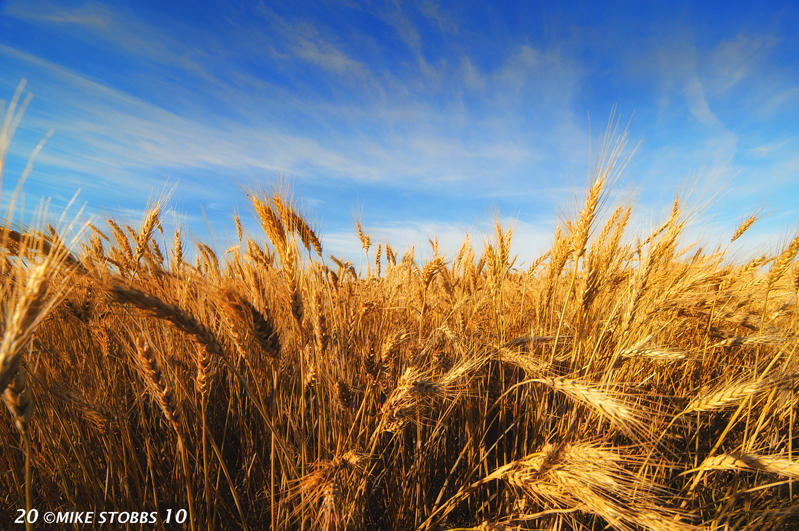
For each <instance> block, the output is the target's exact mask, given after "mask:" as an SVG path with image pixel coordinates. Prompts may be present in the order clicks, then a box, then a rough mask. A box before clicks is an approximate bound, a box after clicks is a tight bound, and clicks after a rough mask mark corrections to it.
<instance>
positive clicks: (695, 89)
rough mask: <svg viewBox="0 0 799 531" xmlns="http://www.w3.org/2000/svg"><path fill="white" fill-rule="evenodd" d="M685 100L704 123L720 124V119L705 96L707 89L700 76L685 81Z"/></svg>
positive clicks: (692, 111) (697, 117)
mask: <svg viewBox="0 0 799 531" xmlns="http://www.w3.org/2000/svg"><path fill="white" fill-rule="evenodd" d="M685 100H686V102H687V103H688V108H689V109H690V110H691V114H693V115H694V117H695V118H696V119H697V120H699V121H700V122H702V124H704V125H719V119H718V118H716V115H715V114H713V112H712V111H711V110H710V106H708V104H707V99H706V98H705V89H704V87H703V86H702V82H701V81H700V80H699V78H698V77H693V78H691V79H689V80H688V81H686V83H685Z"/></svg>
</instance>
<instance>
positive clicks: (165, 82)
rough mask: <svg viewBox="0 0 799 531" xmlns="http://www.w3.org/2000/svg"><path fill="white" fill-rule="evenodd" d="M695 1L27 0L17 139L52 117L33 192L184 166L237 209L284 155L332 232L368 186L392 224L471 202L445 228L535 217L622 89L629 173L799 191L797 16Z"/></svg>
mask: <svg viewBox="0 0 799 531" xmlns="http://www.w3.org/2000/svg"><path fill="white" fill-rule="evenodd" d="M605 11H608V13H605ZM686 13H688V15H686V16H685V17H677V16H672V14H671V13H668V12H664V13H662V15H663V16H662V17H657V18H653V19H651V20H643V21H642V20H628V19H626V18H625V16H626V15H620V14H619V13H615V12H614V9H612V8H608V9H607V10H603V12H602V13H599V12H594V11H592V10H591V9H585V8H579V9H578V8H577V7H575V6H571V7H568V8H565V10H563V11H562V12H561V13H560V14H557V13H553V14H549V13H543V12H540V11H539V10H537V9H534V8H531V7H530V6H524V5H519V6H483V7H480V8H479V9H477V8H474V7H473V8H466V7H458V8H454V7H453V6H448V5H445V4H439V3H436V2H422V3H421V4H419V5H413V6H398V5H395V4H393V3H380V2H377V3H373V4H372V3H370V4H352V5H349V4H322V5H318V6H316V7H315V8H314V9H307V8H306V7H303V6H293V5H288V4H286V5H282V4H271V5H267V4H263V3H261V4H258V3H252V4H250V5H247V4H240V5H235V6H232V5H231V6H222V5H216V6H210V5H207V6H200V8H198V10H197V14H196V15H192V16H186V14H185V13H181V12H180V11H178V10H176V9H175V8H174V7H171V6H169V5H147V6H145V5H143V4H141V5H140V4H135V3H128V4H125V3H119V4H107V3H98V2H92V1H87V2H79V3H76V4H72V5H65V4H59V3H56V2H54V1H50V0H31V1H29V2H21V1H11V2H8V3H7V4H6V5H5V7H4V8H3V9H2V10H0V32H3V34H4V38H3V43H2V44H0V65H2V66H4V67H5V68H4V74H5V73H6V72H8V75H4V76H3V78H2V79H0V87H2V88H3V89H4V90H6V91H7V92H10V91H11V90H13V84H14V83H15V82H16V79H14V78H15V77H17V76H18V77H22V76H25V77H28V78H30V81H31V82H30V88H31V89H32V90H33V91H34V92H35V93H36V96H37V98H36V100H35V105H34V106H33V107H32V108H31V111H30V112H29V115H28V117H27V118H26V121H25V123H24V124H23V129H24V128H28V131H22V132H21V135H20V138H19V143H18V144H17V146H18V148H17V153H16V156H17V158H21V157H22V156H23V154H24V153H26V152H29V151H30V149H31V145H32V144H33V143H34V142H35V141H38V137H37V135H39V137H40V135H41V134H42V132H43V131H44V130H46V129H48V128H50V127H53V128H55V129H56V134H55V136H54V137H53V138H52V140H51V141H50V143H49V144H48V146H47V149H46V150H45V151H44V152H43V153H42V156H41V158H40V163H41V164H40V166H38V168H41V171H40V172H38V175H36V176H35V178H34V179H33V180H32V182H33V183H34V184H35V185H36V186H38V188H37V190H39V191H42V192H45V191H48V190H50V191H58V193H62V194H66V192H67V190H68V189H69V188H71V187H75V186H77V185H82V186H83V187H84V188H85V189H86V190H87V192H88V194H89V197H88V199H89V201H90V203H91V202H95V201H98V198H99V197H100V196H101V195H102V194H105V196H107V197H105V199H103V204H108V203H110V202H112V201H115V200H123V199H124V200H126V201H139V202H141V201H143V200H144V199H145V196H147V195H148V194H150V193H152V190H153V189H158V188H161V187H163V181H164V179H168V180H169V182H178V183H179V188H178V191H177V192H176V194H175V195H176V197H180V196H186V197H189V198H190V203H189V206H188V208H189V209H191V210H192V213H193V214H196V213H197V212H198V211H199V206H198V205H200V204H202V202H203V201H207V202H210V201H213V202H214V204H216V205H218V206H219V207H220V209H222V210H224V208H225V206H224V205H230V206H232V205H238V203H236V200H235V199H234V198H235V197H237V196H239V195H240V190H239V183H240V182H259V181H263V180H267V179H272V178H273V177H274V176H275V175H279V174H289V175H291V177H292V178H293V179H294V182H295V184H296V185H297V187H298V188H300V189H302V190H304V191H305V192H310V193H313V195H314V198H315V201H316V202H317V206H318V208H319V210H320V211H321V212H322V214H323V215H324V216H325V217H326V219H328V220H332V225H333V231H332V232H334V233H342V234H343V229H342V226H344V225H348V221H349V220H348V219H347V218H348V217H349V216H351V213H352V210H353V209H354V208H356V205H358V204H361V205H362V207H361V208H362V210H363V212H364V215H365V216H366V217H367V219H368V218H372V219H373V220H374V222H375V224H376V225H377V226H380V227H386V228H391V227H392V226H393V225H392V224H391V219H392V218H393V219H395V220H408V219H412V218H413V215H414V214H416V215H418V216H419V218H420V219H430V215H429V213H430V212H431V211H435V210H441V206H442V205H461V206H460V208H456V207H454V206H453V207H448V208H447V209H446V212H445V213H442V214H441V215H440V216H439V217H438V218H437V221H436V223H438V224H439V225H438V226H441V227H443V230H444V231H445V232H446V231H448V230H450V229H451V230H453V231H454V230H455V228H454V227H456V226H460V225H458V224H459V223H460V224H461V225H462V224H464V223H465V226H469V227H473V226H474V219H475V218H476V217H479V216H483V215H485V213H486V211H487V210H489V209H496V210H498V211H501V212H502V213H504V214H505V215H507V213H508V212H510V213H511V214H512V215H513V216H515V217H517V218H518V220H519V222H520V223H522V225H520V226H521V227H525V225H523V224H524V223H528V224H531V225H537V224H538V223H540V221H541V219H542V218H551V217H552V214H553V212H555V211H557V209H558V208H560V207H562V203H563V202H566V203H569V202H570V201H571V200H572V197H571V196H566V195H564V193H563V190H564V189H566V188H568V186H564V182H565V183H566V184H582V183H583V181H585V180H586V179H585V178H584V175H585V173H586V172H587V170H588V168H589V167H590V164H589V154H588V152H587V148H588V145H589V144H592V145H594V146H595V145H596V138H597V136H598V133H599V132H600V131H601V130H602V124H603V123H604V120H605V118H606V117H607V115H608V112H609V110H610V108H611V106H612V105H614V104H620V105H622V115H623V116H624V117H626V116H628V115H629V114H630V112H631V111H632V110H635V111H636V118H635V119H634V120H633V122H632V126H631V127H632V130H631V137H632V139H633V140H634V141H635V140H638V139H641V140H642V141H643V143H642V148H641V149H640V150H639V152H638V154H637V155H636V157H635V158H634V160H633V163H632V164H631V166H630V169H629V171H628V175H629V177H628V178H627V179H628V181H627V182H623V183H621V186H624V187H632V188H638V189H641V190H642V193H641V195H640V198H641V201H642V202H643V203H645V206H646V207H648V206H649V205H650V204H651V203H652V202H653V201H659V200H661V199H662V198H663V197H664V196H670V195H671V192H672V191H673V190H674V188H675V187H676V186H677V183H680V182H684V181H685V180H690V179H691V178H692V177H694V176H697V175H699V176H701V178H702V179H709V178H711V177H713V178H717V179H719V180H726V181H727V182H728V183H729V186H730V187H732V188H733V189H734V191H733V193H731V194H730V196H731V197H733V198H737V199H736V201H738V202H733V201H731V202H730V203H729V205H726V206H725V207H724V208H727V209H733V208H736V206H737V205H739V204H741V202H743V201H744V200H745V199H747V198H748V199H752V198H755V199H757V200H760V199H762V200H766V197H767V194H766V191H765V190H763V185H762V183H771V184H772V185H773V186H774V187H775V188H779V189H780V190H782V191H783V192H785V191H786V187H787V186H788V185H787V184H785V183H786V182H788V179H789V175H790V172H791V171H792V168H793V164H794V163H793V158H792V157H791V153H790V150H789V149H788V147H789V146H790V145H791V144H790V142H788V141H786V138H790V137H791V136H792V134H793V133H792V129H791V127H792V124H795V118H797V117H799V98H797V97H795V96H796V87H797V86H799V79H797V76H796V73H795V72H794V71H792V70H791V69H790V68H788V63H786V57H788V58H789V57H791V55H790V54H791V53H792V51H793V50H795V46H794V43H793V41H791V40H790V39H789V38H788V37H786V35H787V34H786V33H785V32H784V31H783V30H779V28H780V27H781V26H780V25H779V24H780V22H779V20H789V19H790V17H791V16H793V15H791V12H788V13H787V14H786V12H783V13H782V14H781V15H780V17H779V20H778V19H777V18H774V20H775V21H776V22H774V24H773V28H772V29H758V28H759V27H761V26H762V25H761V26H753V25H747V24H746V21H743V22H742V21H732V22H731V21H726V22H725V24H726V26H724V27H723V28H722V27H719V28H717V29H718V31H716V32H715V33H707V32H703V31H702V27H701V26H699V25H697V23H696V20H700V19H701V17H700V18H698V19H693V20H692V19H691V16H693V15H694V13H693V12H692V10H691V9H687V10H686ZM759 16H761V18H762V17H765V16H766V15H759ZM772 17H774V16H773V15H772ZM750 18H751V17H750ZM701 20H704V19H701ZM752 20H755V19H754V18H752ZM521 27H524V28H526V29H525V30H524V31H521V30H520V28H521ZM630 27H641V28H642V32H641V33H640V34H637V33H630V32H629V31H627V30H628V29H629V28H630ZM763 27H765V26H763ZM774 28H777V29H774ZM644 30H645V31H644ZM778 30H779V31H778ZM30 35H35V36H36V38H35V39H33V38H31V37H30ZM741 102H746V105H742V104H741ZM29 133H30V134H29ZM34 133H35V134H34ZM784 142H785V143H784ZM703 169H704V171H702V170H703ZM768 172H771V173H768ZM755 180H756V181H757V183H759V184H760V187H759V188H758V185H757V184H752V183H753V182H754V181H755ZM92 194H95V195H92ZM772 195H775V196H776V197H777V201H782V202H783V204H785V201H786V200H785V199H783V196H784V197H788V195H786V194H785V193H783V194H781V195H780V194H779V193H777V194H772ZM376 197H388V198H389V200H386V201H382V202H380V201H371V199H372V198H376ZM769 197H771V196H769ZM486 204H487V205H488V206H486ZM409 205H411V206H409ZM728 217H729V216H728ZM403 223H405V224H406V225H407V222H403ZM448 223H449V225H448ZM442 224H443V225H442ZM417 228H418V227H417ZM461 228H462V227H461ZM394 234H395V236H397V237H398V238H408V239H415V240H418V239H419V238H418V234H417V235H414V234H415V233H414V234H411V233H409V232H407V231H406V232H400V231H398V230H395V233H394ZM342 237H343V236H342ZM415 240H414V241H415ZM530 241H532V240H530ZM531 245H532V243H531Z"/></svg>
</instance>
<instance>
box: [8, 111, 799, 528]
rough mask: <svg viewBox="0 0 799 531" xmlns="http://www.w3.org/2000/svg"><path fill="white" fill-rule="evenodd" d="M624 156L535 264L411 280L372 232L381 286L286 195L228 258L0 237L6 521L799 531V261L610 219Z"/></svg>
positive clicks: (111, 236)
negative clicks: (701, 243)
mask: <svg viewBox="0 0 799 531" xmlns="http://www.w3.org/2000/svg"><path fill="white" fill-rule="evenodd" d="M9 123H11V124H14V123H15V121H14V120H11V122H9ZM3 135H5V136H0V138H8V137H9V131H7V130H4V132H3ZM606 148H607V149H608V152H607V153H609V154H610V156H609V157H606V158H600V162H601V164H599V165H598V167H597V170H596V173H597V174H596V175H595V176H594V177H593V178H592V179H591V180H590V183H591V185H590V186H589V187H588V189H587V193H586V200H585V203H584V205H583V207H582V208H578V209H575V212H577V214H576V216H575V218H574V219H573V220H564V221H563V222H562V223H560V224H559V226H558V227H557V229H556V230H555V235H554V240H553V245H552V248H551V249H550V250H549V251H547V252H546V253H544V254H542V256H540V257H539V256H526V255H524V254H523V251H522V254H521V255H519V256H514V255H513V254H512V253H511V244H512V237H513V233H512V232H511V231H510V230H508V229H505V228H503V227H502V226H500V225H497V227H496V230H495V231H494V232H495V233H494V235H493V237H492V239H490V240H489V241H487V242H486V243H485V244H484V245H483V246H474V245H473V244H472V243H471V240H470V239H468V238H466V239H465V240H464V243H463V246H462V247H461V248H460V250H459V251H458V253H457V255H456V256H454V257H448V256H446V255H443V254H441V253H440V251H439V249H438V243H437V241H435V240H433V241H431V253H430V255H431V258H430V259H429V260H420V259H419V258H417V257H416V255H415V252H414V250H408V251H407V252H406V253H405V255H404V257H403V258H402V260H401V261H398V260H397V254H396V253H395V251H394V248H392V246H391V244H390V243H389V242H385V241H380V242H378V241H377V239H376V238H372V237H371V236H370V235H369V234H368V232H367V230H366V228H365V227H364V226H362V225H361V224H357V225H356V227H355V233H356V234H357V236H358V238H359V241H360V243H361V246H362V251H363V253H364V254H366V260H365V261H362V262H361V263H362V264H367V265H366V266H365V267H363V268H362V269H360V270H359V269H357V268H356V267H355V265H353V264H352V263H351V262H349V261H348V260H346V259H344V258H340V257H335V256H329V257H325V254H324V250H323V247H322V242H323V241H324V239H323V238H321V237H320V236H319V235H318V233H317V230H318V229H317V228H314V227H312V225H311V224H309V223H308V222H307V221H306V220H305V218H304V217H303V215H302V214H301V212H300V211H299V209H298V208H297V207H296V205H295V204H294V203H293V202H292V201H291V200H289V199H288V198H287V197H286V196H285V195H281V194H279V193H275V192H268V193H259V192H256V191H253V192H251V193H250V194H249V199H250V202H251V203H252V207H253V210H254V212H255V214H256V216H257V219H258V220H259V223H260V228H259V231H257V232H255V233H250V232H249V231H248V230H247V228H246V227H244V226H243V225H242V223H241V220H240V219H239V217H238V216H237V215H236V216H232V220H231V226H230V230H231V234H235V235H236V236H235V239H236V241H237V242H238V244H237V245H234V246H233V247H231V248H230V249H229V250H228V252H226V253H220V252H218V250H216V249H214V248H213V247H211V246H210V245H206V244H202V243H200V244H198V245H197V246H196V248H195V249H188V248H186V247H185V246H187V242H186V241H184V240H183V239H182V238H181V231H180V229H178V230H177V232H176V233H175V234H174V239H172V238H169V239H172V241H171V242H168V241H165V239H164V235H163V230H161V229H160V217H161V215H162V213H163V205H157V206H156V207H154V208H151V209H149V210H148V212H147V213H146V215H145V217H144V219H143V220H142V223H141V226H140V227H131V228H130V229H128V228H127V227H126V226H125V224H123V223H121V222H118V221H115V220H113V219H109V220H108V222H107V224H106V226H102V225H92V226H91V227H90V230H88V231H86V233H85V234H81V233H78V236H77V239H73V238H72V237H71V236H72V234H71V233H70V231H69V230H67V228H65V227H64V226H62V225H59V226H58V227H51V228H50V229H48V230H43V231H38V230H36V228H35V227H18V226H15V227H12V226H10V224H7V225H6V226H2V227H0V248H2V260H1V261H0V275H1V276H2V278H3V282H2V285H1V286H0V295H2V312H3V314H2V321H0V322H2V323H3V327H2V341H1V342H0V394H2V396H3V401H4V403H5V404H6V406H7V409H8V412H9V415H8V417H7V419H6V422H2V423H0V441H2V444H3V450H2V452H0V461H2V466H0V485H2V488H3V492H5V493H6V494H5V495H3V496H2V497H0V521H3V522H5V521H6V519H10V518H12V517H13V515H15V514H16V513H15V511H16V509H18V508H23V507H31V508H40V509H41V508H48V509H50V510H58V509H61V510H67V509H74V510H118V511H121V510H139V511H163V510H164V509H165V508H175V509H177V508H184V509H186V510H187V511H188V513H189V514H190V517H189V520H188V522H187V526H188V528H190V529H239V528H244V529H302V530H306V529H307V530H311V529H325V530H344V529H356V530H357V529H410V530H413V529H419V530H423V529H597V530H599V529H604V528H606V527H607V526H609V527H610V528H613V529H622V530H627V529H652V530H659V529H675V530H676V529H741V528H746V527H747V526H751V527H757V528H766V529H768V528H772V529H787V528H790V527H792V526H793V527H794V528H795V527H796V526H797V525H799V520H797V518H799V517H798V516H797V509H796V508H797V498H796V495H797V494H796V493H795V492H794V490H795V489H794V485H793V482H794V481H795V480H796V479H797V476H799V474H797V468H798V467H799V458H798V457H797V455H796V454H797V452H796V446H797V439H796V437H797V435H796V433H795V423H796V411H795V410H796V407H797V405H798V404H799V399H797V396H799V395H797V393H796V391H797V374H798V373H797V371H799V356H797V353H796V352H797V345H798V343H797V336H796V331H797V330H799V315H797V307H798V306H797V289H796V286H797V280H796V279H797V278H799V275H798V274H797V271H799V267H798V266H797V265H796V264H795V258H796V255H797V249H798V248H799V243H797V242H799V238H794V239H793V240H792V241H791V242H790V243H788V244H787V245H786V246H784V247H783V248H782V249H780V250H778V251H777V252H776V253H774V254H773V255H768V254H767V255H763V256H759V257H758V258H756V259H753V260H751V261H749V262H746V263H738V262H736V261H734V260H732V259H731V257H730V256H728V255H727V252H728V251H727V249H723V248H719V249H716V250H714V251H712V252H706V251H705V250H703V249H695V248H693V247H692V246H691V245H690V243H691V242H685V234H684V228H685V225H686V222H687V218H688V214H689V213H688V212H687V211H685V210H683V206H682V204H681V203H680V202H679V201H675V202H674V204H673V206H672V209H671V212H670V214H669V216H668V218H667V219H665V220H663V221H662V224H661V225H660V226H659V227H658V228H657V229H656V230H654V231H652V232H649V233H647V232H644V231H641V230H640V228H639V227H634V226H632V222H631V219H632V218H631V211H632V205H620V206H618V208H615V209H614V210H609V209H608V208H607V205H606V202H607V197H608V192H609V189H608V188H607V187H608V186H610V185H609V183H611V182H612V181H613V179H614V175H615V173H616V172H617V170H618V169H619V167H620V166H623V164H622V163H623V162H624V160H623V159H622V158H621V157H622V155H621V153H622V151H623V150H621V149H619V144H618V143H613V142H610V143H608V144H607V146H606ZM756 222H757V218H756V217H755V216H750V217H748V218H746V220H745V221H744V222H743V224H742V225H741V227H740V228H739V229H738V230H737V231H735V232H734V233H733V234H731V235H730V236H729V237H725V240H726V239H727V238H729V240H732V241H735V240H737V239H738V237H739V236H740V235H741V234H742V233H743V231H745V230H746V229H748V228H749V226H751V225H752V224H753V223H756ZM233 231H235V232H233ZM73 232H74V231H73ZM159 235H160V238H159ZM170 248H171V251H169V252H162V251H161V249H170ZM370 249H376V252H374V253H373V256H372V257H371V258H370V257H369V255H368V253H369V250H370ZM303 251H304V252H303ZM192 260H193V263H191V262H192ZM770 263H771V264H773V265H771V266H770V267H769V264H770ZM525 264H529V265H525ZM789 271H790V272H791V273H790V274H787V273H788V272H789Z"/></svg>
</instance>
